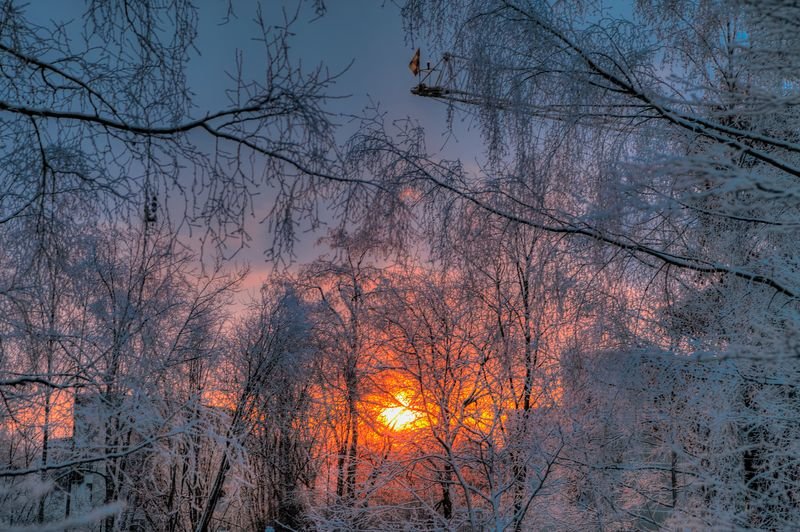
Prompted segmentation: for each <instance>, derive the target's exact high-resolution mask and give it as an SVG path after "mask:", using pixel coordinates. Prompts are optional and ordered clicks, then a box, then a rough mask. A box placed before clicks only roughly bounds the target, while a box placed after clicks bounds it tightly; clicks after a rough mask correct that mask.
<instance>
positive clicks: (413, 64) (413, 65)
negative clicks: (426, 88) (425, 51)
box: [408, 48, 419, 76]
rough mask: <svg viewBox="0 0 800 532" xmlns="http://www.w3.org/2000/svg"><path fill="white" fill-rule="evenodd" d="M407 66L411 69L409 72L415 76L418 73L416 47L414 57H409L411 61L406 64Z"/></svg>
mask: <svg viewBox="0 0 800 532" xmlns="http://www.w3.org/2000/svg"><path fill="white" fill-rule="evenodd" d="M408 68H410V69H411V72H412V73H413V74H414V75H415V76H416V75H417V74H419V48H417V51H416V53H415V54H414V57H412V58H411V62H410V63H409V64H408Z"/></svg>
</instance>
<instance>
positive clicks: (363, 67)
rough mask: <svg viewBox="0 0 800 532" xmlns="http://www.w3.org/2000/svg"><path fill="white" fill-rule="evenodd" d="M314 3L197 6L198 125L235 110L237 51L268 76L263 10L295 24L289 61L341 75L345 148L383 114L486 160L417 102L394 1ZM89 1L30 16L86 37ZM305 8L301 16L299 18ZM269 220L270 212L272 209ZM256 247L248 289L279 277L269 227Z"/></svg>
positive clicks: (458, 127)
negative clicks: (361, 119)
mask: <svg viewBox="0 0 800 532" xmlns="http://www.w3.org/2000/svg"><path fill="white" fill-rule="evenodd" d="M312 4H313V2H310V1H306V2H298V1H297V0H234V1H233V2H232V4H231V5H232V6H233V8H234V11H233V15H234V16H229V12H228V2H226V1H223V0H198V1H197V5H198V7H199V11H198V16H199V21H198V26H199V27H198V38H197V41H196V47H197V53H196V55H195V56H194V57H192V59H191V61H190V63H189V70H188V73H187V74H188V78H189V86H190V87H191V88H192V90H193V91H194V92H195V94H196V96H195V103H196V104H197V106H198V111H197V114H198V116H199V115H201V114H204V113H205V111H206V110H209V111H210V110H216V109H219V108H220V107H224V106H225V105H226V104H227V98H226V96H225V91H226V89H228V88H230V80H229V79H228V77H227V76H225V75H224V73H225V72H226V71H228V72H230V71H232V70H233V66H234V59H235V57H236V54H237V51H238V52H240V53H241V54H242V57H243V61H244V62H243V65H244V67H245V72H246V73H247V72H248V71H249V72H250V73H252V74H253V75H255V76H259V74H263V68H264V65H263V64H262V62H263V61H264V52H263V49H262V47H261V44H260V43H258V42H256V41H255V39H254V37H256V36H257V35H258V27H257V25H256V23H255V22H254V17H255V13H256V9H257V7H258V6H259V5H260V7H261V9H262V12H263V13H264V17H265V19H266V20H267V21H268V23H273V21H274V24H275V25H282V24H283V22H284V20H285V19H286V18H287V17H288V18H290V19H291V18H293V17H294V16H295V15H297V17H296V20H295V22H294V23H293V25H292V26H291V31H292V33H293V34H294V35H293V37H292V38H291V39H290V41H289V46H290V54H291V56H292V57H293V58H294V60H295V61H297V62H298V63H299V64H300V65H301V66H302V67H303V68H304V69H307V70H312V69H313V68H315V67H316V66H317V65H319V64H323V65H325V66H326V67H327V68H328V69H329V71H330V73H332V74H333V73H339V72H341V73H342V74H341V76H340V77H339V78H338V80H337V82H336V84H335V86H334V87H333V88H332V90H331V91H330V93H331V95H333V96H339V97H343V98H341V99H336V100H333V101H331V102H329V106H328V110H329V111H331V112H334V113H341V115H342V116H341V117H339V118H335V119H334V120H335V121H337V122H339V123H341V124H343V127H342V128H341V134H340V140H342V141H344V140H345V138H346V136H347V134H348V132H352V131H353V128H354V126H353V125H352V124H350V125H349V126H348V120H349V119H348V118H347V117H346V116H345V115H358V114H360V113H361V112H362V111H363V110H364V109H365V108H366V107H367V106H374V105H378V106H379V108H380V109H382V110H383V111H385V113H386V116H387V119H388V120H393V119H404V118H406V117H410V118H413V119H415V120H418V121H419V122H420V123H421V124H422V125H423V126H424V127H425V130H426V132H427V137H428V149H429V151H431V152H434V153H439V154H440V155H442V156H445V157H447V158H461V159H462V160H464V162H465V163H467V164H469V163H470V161H474V160H475V159H476V158H477V157H478V156H479V155H480V152H481V151H482V149H481V147H480V141H479V134H478V133H477V131H476V130H475V129H474V128H469V127H467V125H466V123H459V122H456V123H455V124H454V130H453V132H452V133H453V134H448V130H447V120H446V118H447V117H446V106H445V105H444V104H442V103H441V102H437V101H434V100H430V99H425V98H420V97H418V96H414V95H412V94H411V93H410V89H411V87H412V86H413V85H414V84H415V82H416V79H415V77H414V76H413V75H412V73H411V71H410V70H409V67H408V64H409V61H410V60H411V57H412V56H413V54H414V51H415V50H416V48H417V47H418V46H422V47H423V61H426V60H431V58H428V57H426V56H425V49H424V43H419V42H410V40H409V39H408V37H407V35H406V34H405V32H404V30H403V27H402V19H401V16H400V9H399V8H398V7H397V5H395V4H394V3H392V2H390V1H385V2H384V1H381V0H327V1H326V2H325V6H326V8H327V9H326V12H325V14H324V15H323V16H321V17H320V16H317V14H316V13H315V11H314V9H313V5H312ZM85 5H86V4H85V2H84V1H82V0H34V1H33V2H31V3H29V4H28V5H27V7H26V11H27V15H28V16H29V17H30V18H32V19H34V20H35V21H37V22H39V23H40V24H43V25H48V23H49V22H50V21H52V20H55V21H64V20H70V19H72V20H73V21H74V22H73V23H74V24H75V27H76V28H79V27H80V22H81V17H82V14H83V11H84V9H85ZM298 6H299V10H298ZM264 210H266V207H265V209H264ZM251 235H252V236H253V237H254V241H253V242H252V243H251V247H250V248H249V249H246V250H244V251H243V252H242V253H239V254H238V255H237V261H238V262H240V263H248V264H249V265H250V267H251V269H252V270H253V271H254V275H253V276H252V277H251V279H250V280H249V282H248V283H247V284H248V285H249V286H252V287H255V286H258V285H260V283H261V281H262V280H263V278H264V277H265V276H266V274H267V272H268V271H270V270H271V269H272V266H271V265H270V264H267V263H266V262H265V258H264V254H263V253H264V250H265V249H266V247H267V245H268V242H267V239H268V235H267V229H266V227H257V226H254V227H252V228H251ZM321 236H323V233H317V234H310V235H305V237H303V239H302V241H301V242H299V243H298V245H297V246H296V252H297V255H298V260H299V261H300V262H308V261H311V260H313V259H314V258H315V257H316V256H317V255H318V254H319V253H320V251H323V250H320V249H319V248H317V247H315V242H316V241H317V240H318V239H319V237H321Z"/></svg>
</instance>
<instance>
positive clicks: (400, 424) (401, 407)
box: [379, 392, 422, 430]
mask: <svg viewBox="0 0 800 532" xmlns="http://www.w3.org/2000/svg"><path fill="white" fill-rule="evenodd" d="M395 401H396V403H397V404H398V406H390V407H388V408H384V409H383V410H381V413H380V416H379V417H380V419H381V421H382V422H383V423H384V424H385V425H386V426H387V427H389V428H391V429H394V430H402V429H407V428H410V427H412V426H414V424H415V423H416V422H417V421H418V420H419V419H420V418H421V417H422V414H421V413H420V412H415V411H414V410H412V409H411V408H409V403H410V402H411V398H410V397H409V394H408V393H406V392H400V393H398V394H397V395H395Z"/></svg>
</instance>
